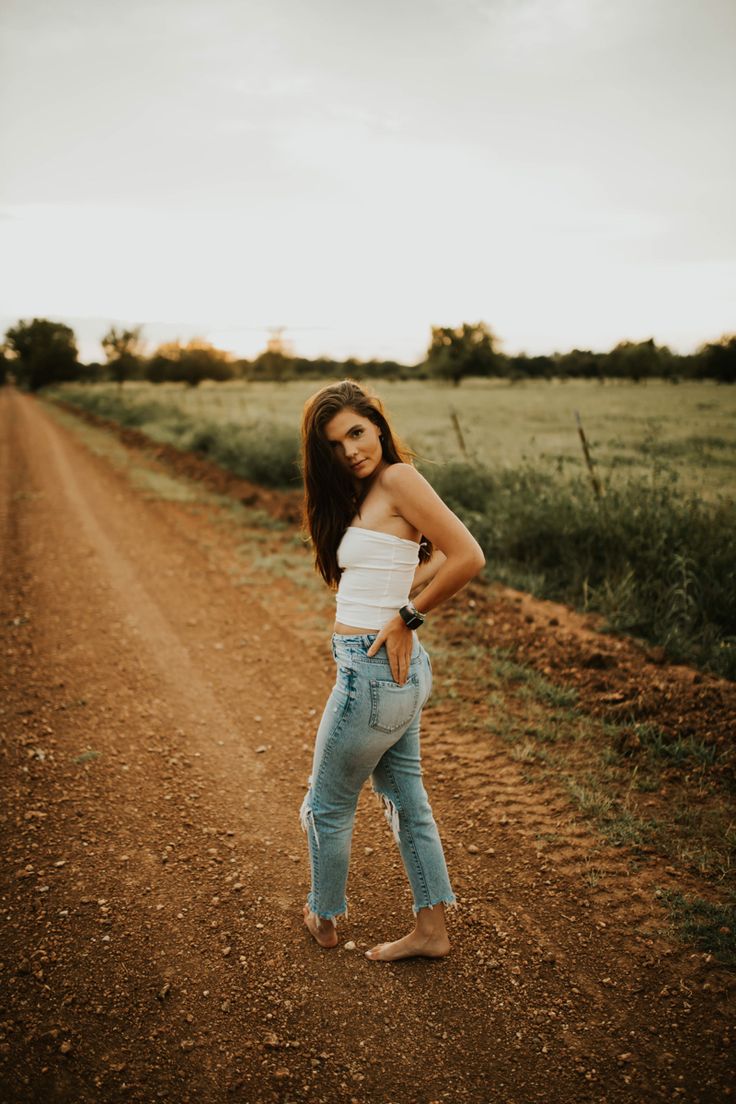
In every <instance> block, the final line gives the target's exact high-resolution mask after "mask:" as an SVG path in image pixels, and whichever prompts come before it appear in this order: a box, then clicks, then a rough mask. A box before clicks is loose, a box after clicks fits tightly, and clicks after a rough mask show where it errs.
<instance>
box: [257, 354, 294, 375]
mask: <svg viewBox="0 0 736 1104" xmlns="http://www.w3.org/2000/svg"><path fill="white" fill-rule="evenodd" d="M293 377H294V358H293V357H291V356H288V355H287V354H285V353H281V352H279V351H278V350H276V349H266V351H265V352H263V353H260V354H259V355H258V356H257V357H256V359H255V360H254V361H253V368H252V378H253V379H261V380H275V381H276V382H277V383H283V382H284V380H287V379H293Z"/></svg>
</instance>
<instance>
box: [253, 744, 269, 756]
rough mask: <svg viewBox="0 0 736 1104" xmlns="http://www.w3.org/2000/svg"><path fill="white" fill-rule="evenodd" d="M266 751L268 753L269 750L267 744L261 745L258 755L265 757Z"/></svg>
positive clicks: (258, 748) (257, 751) (257, 749)
mask: <svg viewBox="0 0 736 1104" xmlns="http://www.w3.org/2000/svg"><path fill="white" fill-rule="evenodd" d="M264 751H268V748H267V747H266V745H265V744H261V745H260V747H257V748H256V755H263V753H264Z"/></svg>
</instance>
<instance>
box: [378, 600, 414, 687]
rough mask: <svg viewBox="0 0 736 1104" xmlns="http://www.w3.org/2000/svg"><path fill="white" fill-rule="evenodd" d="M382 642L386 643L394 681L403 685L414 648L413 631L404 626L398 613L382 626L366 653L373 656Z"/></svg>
mask: <svg viewBox="0 0 736 1104" xmlns="http://www.w3.org/2000/svg"><path fill="white" fill-rule="evenodd" d="M383 644H385V645H386V654H387V655H388V663H389V667H390V668H391V674H392V675H393V677H394V682H398V683H399V684H400V685H403V684H404V683H405V682H406V679H407V675H408V674H409V664H410V662H411V653H412V651H413V649H414V633H413V631H412V630H411V629H408V628H407V627H406V625H405V624H404V622H403V621H402V619H401V617H400V616H399V614H398V613H397V614H396V616H395V617H392V618H391V620H390V621H389V622H388V623H387V624H386V625H384V626H383V628H382V629H381V631H380V632H379V634H378V636H377V637H376V639H375V640H374V641H373V643H372V644H371V646H370V648H369V649H368V651H367V652H366V655H369V656H374V655H375V654H376V652H377V651H378V650H379V648H380V647H381V646H382V645H383Z"/></svg>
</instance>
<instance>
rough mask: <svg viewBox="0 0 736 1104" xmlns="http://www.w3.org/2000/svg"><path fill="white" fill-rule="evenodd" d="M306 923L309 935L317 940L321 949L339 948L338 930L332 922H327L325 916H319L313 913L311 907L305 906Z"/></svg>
mask: <svg viewBox="0 0 736 1104" xmlns="http://www.w3.org/2000/svg"><path fill="white" fill-rule="evenodd" d="M303 911H304V923H305V924H306V925H307V928H308V930H309V934H310V935H311V936H313V938H314V939H316V940H317V942H318V943H319V945H320V947H336V946H337V928H336V927H335V925H334V924H333V923H332V921H331V920H325V918H324V917H323V916H317V913H316V912H312V910H311V909H310V907H309V905H305V906H304V910H303Z"/></svg>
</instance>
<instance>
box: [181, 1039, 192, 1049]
mask: <svg viewBox="0 0 736 1104" xmlns="http://www.w3.org/2000/svg"><path fill="white" fill-rule="evenodd" d="M179 1046H180V1047H181V1049H182V1050H194V1046H195V1043H194V1039H182V1041H181V1042H180V1043H179Z"/></svg>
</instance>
